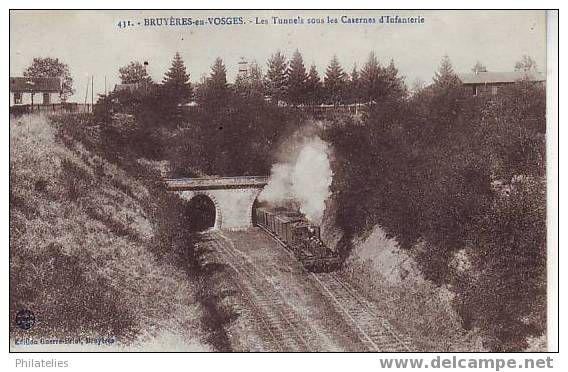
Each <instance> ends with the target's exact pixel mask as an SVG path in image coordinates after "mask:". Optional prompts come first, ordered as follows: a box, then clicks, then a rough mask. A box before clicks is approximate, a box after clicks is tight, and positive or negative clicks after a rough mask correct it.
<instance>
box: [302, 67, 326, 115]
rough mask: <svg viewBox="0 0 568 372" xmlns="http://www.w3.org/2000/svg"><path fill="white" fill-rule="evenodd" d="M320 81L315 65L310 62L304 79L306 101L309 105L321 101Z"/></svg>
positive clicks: (321, 86)
mask: <svg viewBox="0 0 568 372" xmlns="http://www.w3.org/2000/svg"><path fill="white" fill-rule="evenodd" d="M322 88H323V85H322V82H321V79H320V77H319V74H318V71H317V69H316V66H315V65H314V64H312V66H311V67H310V72H309V73H308V78H307V81H306V95H307V101H308V103H309V104H310V105H315V104H319V103H321V101H322Z"/></svg>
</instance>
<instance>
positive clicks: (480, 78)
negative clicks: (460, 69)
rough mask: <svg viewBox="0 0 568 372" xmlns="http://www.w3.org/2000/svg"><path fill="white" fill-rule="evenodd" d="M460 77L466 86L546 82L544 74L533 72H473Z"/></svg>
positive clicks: (459, 75)
mask: <svg viewBox="0 0 568 372" xmlns="http://www.w3.org/2000/svg"><path fill="white" fill-rule="evenodd" d="M458 77H459V79H460V80H461V81H462V83H464V84H492V83H493V84H495V83H514V82H515V81H519V80H529V81H546V77H545V76H544V75H543V74H541V73H540V72H532V71H512V72H477V73H475V72H471V73H466V74H458Z"/></svg>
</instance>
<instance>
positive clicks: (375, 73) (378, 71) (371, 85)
mask: <svg viewBox="0 0 568 372" xmlns="http://www.w3.org/2000/svg"><path fill="white" fill-rule="evenodd" d="M360 80H361V83H360V84H361V90H362V93H363V94H362V98H363V101H365V102H366V103H367V102H377V101H379V100H380V99H381V98H383V97H384V96H385V94H386V89H387V82H386V81H385V80H386V79H385V71H384V69H383V68H382V67H381V65H380V63H379V60H378V59H377V57H376V56H375V53H373V52H371V53H370V54H369V58H368V59H367V63H365V66H363V70H361V76H360Z"/></svg>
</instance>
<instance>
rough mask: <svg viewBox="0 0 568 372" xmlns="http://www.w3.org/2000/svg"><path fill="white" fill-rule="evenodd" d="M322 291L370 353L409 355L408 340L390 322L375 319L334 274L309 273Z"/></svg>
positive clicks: (367, 306) (373, 312)
mask: <svg viewBox="0 0 568 372" xmlns="http://www.w3.org/2000/svg"><path fill="white" fill-rule="evenodd" d="M310 275H311V276H312V278H313V279H314V280H315V281H316V282H317V283H318V284H319V285H320V286H321V287H322V288H323V290H324V293H325V294H326V295H327V296H328V297H329V298H330V299H331V300H332V302H333V303H334V304H335V306H336V307H337V308H338V309H339V313H340V314H342V315H343V317H344V318H345V320H346V321H347V322H350V323H352V324H353V325H354V326H355V327H356V329H357V331H358V333H359V338H360V340H361V342H362V343H363V344H364V345H365V346H366V347H367V349H368V350H369V351H376V352H412V351H413V350H412V346H411V345H412V343H411V340H410V339H409V338H408V337H406V336H402V335H399V334H398V333H397V332H396V330H395V329H394V328H393V326H392V325H391V324H390V322H389V321H388V320H387V319H385V318H383V317H381V316H380V315H378V313H377V311H376V310H375V309H374V308H373V305H372V304H371V303H369V302H368V301H367V300H365V299H363V298H362V297H361V296H360V295H359V294H357V293H356V292H355V291H354V290H353V289H352V288H351V287H350V286H349V285H348V284H347V283H345V282H344V281H342V280H341V279H340V278H339V277H338V276H337V275H336V274H334V273H325V274H324V273H320V274H314V273H310Z"/></svg>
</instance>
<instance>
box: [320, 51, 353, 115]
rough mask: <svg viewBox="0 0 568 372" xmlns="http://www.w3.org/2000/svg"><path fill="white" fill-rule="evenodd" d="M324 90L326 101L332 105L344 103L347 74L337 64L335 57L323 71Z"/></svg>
mask: <svg viewBox="0 0 568 372" xmlns="http://www.w3.org/2000/svg"><path fill="white" fill-rule="evenodd" d="M323 84H324V88H325V92H326V96H327V101H328V102H329V103H332V104H334V105H336V104H340V103H343V102H344V101H345V92H346V88H347V74H346V73H345V72H344V71H343V68H342V67H341V65H340V64H339V60H338V59H337V56H335V55H334V56H333V58H332V59H331V61H330V63H329V66H328V67H327V69H326V70H325V77H324V82H323Z"/></svg>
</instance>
